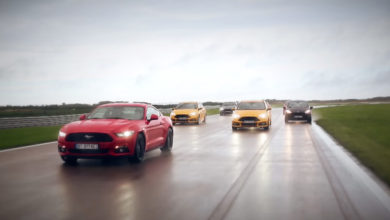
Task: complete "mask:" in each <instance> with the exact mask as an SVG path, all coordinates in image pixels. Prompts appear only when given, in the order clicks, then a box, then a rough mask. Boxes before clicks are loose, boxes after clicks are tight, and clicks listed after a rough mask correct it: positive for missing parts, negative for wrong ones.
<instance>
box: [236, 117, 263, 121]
mask: <svg viewBox="0 0 390 220" xmlns="http://www.w3.org/2000/svg"><path fill="white" fill-rule="evenodd" d="M258 120H259V119H258V118H256V117H242V118H240V121H258Z"/></svg>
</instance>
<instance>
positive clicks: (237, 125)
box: [232, 120, 269, 128]
mask: <svg viewBox="0 0 390 220" xmlns="http://www.w3.org/2000/svg"><path fill="white" fill-rule="evenodd" d="M232 127H234V128H265V127H269V124H268V121H263V120H261V121H255V122H250V123H249V122H243V121H239V120H234V121H233V122H232Z"/></svg>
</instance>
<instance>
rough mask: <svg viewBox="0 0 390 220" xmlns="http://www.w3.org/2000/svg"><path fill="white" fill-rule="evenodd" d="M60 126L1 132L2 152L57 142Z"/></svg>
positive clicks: (2, 130) (13, 129)
mask: <svg viewBox="0 0 390 220" xmlns="http://www.w3.org/2000/svg"><path fill="white" fill-rule="evenodd" d="M60 128H61V125H60V126H48V127H28V128H12V129H1V130H0V140H1V141H0V150H4V149H7V148H13V147H19V146H24V145H30V144H38V143H43V142H49V141H55V140H57V136H58V131H59V130H60Z"/></svg>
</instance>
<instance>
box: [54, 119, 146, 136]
mask: <svg viewBox="0 0 390 220" xmlns="http://www.w3.org/2000/svg"><path fill="white" fill-rule="evenodd" d="M140 123H142V120H134V121H130V120H127V119H89V120H83V121H75V122H72V123H69V124H67V125H65V126H64V127H63V129H61V130H62V131H64V132H66V133H77V132H118V131H121V130H125V129H135V128H136V127H138V126H137V125H139V124H140Z"/></svg>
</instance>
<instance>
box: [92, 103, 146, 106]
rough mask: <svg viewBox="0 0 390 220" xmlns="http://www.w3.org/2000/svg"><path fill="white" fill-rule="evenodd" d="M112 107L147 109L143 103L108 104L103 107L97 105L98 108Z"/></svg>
mask: <svg viewBox="0 0 390 220" xmlns="http://www.w3.org/2000/svg"><path fill="white" fill-rule="evenodd" d="M112 106H135V107H147V106H149V105H148V104H143V103H109V104H104V105H99V107H112Z"/></svg>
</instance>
